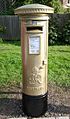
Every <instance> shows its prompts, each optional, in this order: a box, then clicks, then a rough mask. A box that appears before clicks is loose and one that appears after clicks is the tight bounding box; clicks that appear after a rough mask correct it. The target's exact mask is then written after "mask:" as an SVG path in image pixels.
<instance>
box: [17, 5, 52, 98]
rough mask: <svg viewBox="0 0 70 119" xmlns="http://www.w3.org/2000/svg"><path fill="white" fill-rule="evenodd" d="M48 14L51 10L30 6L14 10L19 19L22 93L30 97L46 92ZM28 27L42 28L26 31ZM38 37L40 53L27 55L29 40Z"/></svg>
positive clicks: (40, 6)
mask: <svg viewBox="0 0 70 119" xmlns="http://www.w3.org/2000/svg"><path fill="white" fill-rule="evenodd" d="M48 13H53V8H51V7H48V6H44V5H40V4H32V5H31V4H30V5H25V6H22V7H19V8H17V9H15V14H19V16H20V17H21V47H22V68H23V72H22V74H23V93H25V94H27V95H32V96H38V95H44V94H45V93H46V92H47V76H48V20H49V17H48ZM27 26H29V27H33V28H34V27H42V29H43V30H40V29H35V30H34V29H32V30H29V31H27ZM31 36H32V37H33V36H40V53H39V54H29V38H30V37H31Z"/></svg>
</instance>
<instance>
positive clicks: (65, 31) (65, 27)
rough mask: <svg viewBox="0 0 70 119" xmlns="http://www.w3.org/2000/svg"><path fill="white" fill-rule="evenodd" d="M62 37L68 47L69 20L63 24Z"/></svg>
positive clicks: (69, 42) (69, 40) (69, 37)
mask: <svg viewBox="0 0 70 119" xmlns="http://www.w3.org/2000/svg"><path fill="white" fill-rule="evenodd" d="M62 35H63V40H64V42H65V44H69V45H70V20H68V22H67V23H66V24H65V26H64V28H63V33H62Z"/></svg>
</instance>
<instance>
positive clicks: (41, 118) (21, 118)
mask: <svg viewBox="0 0 70 119" xmlns="http://www.w3.org/2000/svg"><path fill="white" fill-rule="evenodd" d="M8 119H70V117H69V116H61V117H40V118H27V117H20V118H8Z"/></svg>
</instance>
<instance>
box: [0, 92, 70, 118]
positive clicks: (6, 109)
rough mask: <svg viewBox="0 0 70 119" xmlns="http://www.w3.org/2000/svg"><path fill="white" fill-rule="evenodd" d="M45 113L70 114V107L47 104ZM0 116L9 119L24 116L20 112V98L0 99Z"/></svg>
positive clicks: (21, 111)
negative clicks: (8, 118)
mask: <svg viewBox="0 0 70 119" xmlns="http://www.w3.org/2000/svg"><path fill="white" fill-rule="evenodd" d="M5 94H7V93H5ZM9 94H11V93H9ZM9 94H8V95H9ZM12 94H13V93H12ZM14 94H16V92H14ZM17 94H18V93H17ZM47 113H48V115H49V113H58V114H70V107H68V106H64V105H58V106H57V105H55V104H48V111H47ZM0 115H3V116H10V117H19V116H25V115H24V113H23V110H22V98H21V99H16V98H2V97H1V98H0ZM54 115H55V114H54Z"/></svg>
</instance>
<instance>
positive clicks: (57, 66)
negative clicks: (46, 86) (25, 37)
mask: <svg viewBox="0 0 70 119" xmlns="http://www.w3.org/2000/svg"><path fill="white" fill-rule="evenodd" d="M48 59H49V64H48V70H49V71H48V80H49V82H53V83H55V84H57V85H58V86H63V87H70V46H49V58H48ZM21 80H22V61H21V48H20V46H19V45H15V44H9V43H8V44H7V43H0V87H1V86H5V87H11V86H15V85H19V84H20V82H21Z"/></svg>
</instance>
